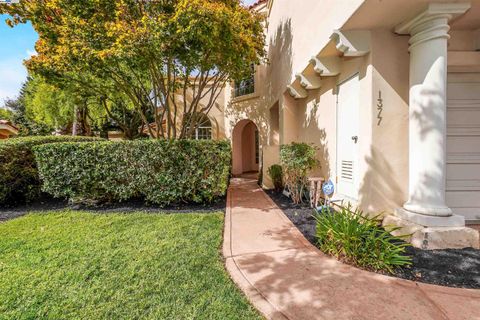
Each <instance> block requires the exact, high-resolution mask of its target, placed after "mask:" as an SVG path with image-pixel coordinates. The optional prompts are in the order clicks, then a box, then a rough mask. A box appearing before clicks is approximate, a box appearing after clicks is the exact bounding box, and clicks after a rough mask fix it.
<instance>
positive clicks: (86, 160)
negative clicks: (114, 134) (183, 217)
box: [35, 140, 231, 205]
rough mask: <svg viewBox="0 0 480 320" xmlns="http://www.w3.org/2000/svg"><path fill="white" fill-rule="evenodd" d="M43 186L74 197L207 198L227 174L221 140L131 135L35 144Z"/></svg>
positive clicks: (220, 191)
mask: <svg viewBox="0 0 480 320" xmlns="http://www.w3.org/2000/svg"><path fill="white" fill-rule="evenodd" d="M35 154H36V158H37V164H38V168H39V172H40V177H41V179H42V181H43V190H44V191H45V192H48V193H50V194H52V195H53V196H55V197H66V198H69V199H70V200H72V201H74V202H79V201H124V200H128V199H132V198H144V199H145V200H146V201H147V202H149V203H154V204H159V205H168V204H171V203H176V202H196V203H203V202H211V201H213V200H214V199H215V198H217V197H219V196H223V195H224V194H225V192H226V189H227V186H228V178H229V175H230V164H231V149H230V144H229V143H228V142H226V141H220V142H219V141H195V140H175V141H167V140H136V141H122V142H93V143H85V144H81V143H56V144H51V145H44V146H39V147H36V148H35Z"/></svg>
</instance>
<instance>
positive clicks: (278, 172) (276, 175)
mask: <svg viewBox="0 0 480 320" xmlns="http://www.w3.org/2000/svg"><path fill="white" fill-rule="evenodd" d="M268 175H269V176H270V178H271V179H272V181H273V185H274V187H275V190H276V191H281V190H282V189H283V169H282V166H281V165H279V164H274V165H272V166H270V168H268Z"/></svg>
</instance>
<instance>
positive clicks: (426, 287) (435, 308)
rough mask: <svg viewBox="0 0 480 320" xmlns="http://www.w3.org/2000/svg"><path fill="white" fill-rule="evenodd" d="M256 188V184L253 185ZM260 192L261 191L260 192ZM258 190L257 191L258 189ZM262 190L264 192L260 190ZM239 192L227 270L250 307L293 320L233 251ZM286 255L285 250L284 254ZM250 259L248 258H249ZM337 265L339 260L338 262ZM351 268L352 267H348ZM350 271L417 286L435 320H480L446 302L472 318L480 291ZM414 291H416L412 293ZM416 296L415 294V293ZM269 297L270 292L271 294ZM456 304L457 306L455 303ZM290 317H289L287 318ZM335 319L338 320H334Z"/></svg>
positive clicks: (226, 244)
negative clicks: (464, 308)
mask: <svg viewBox="0 0 480 320" xmlns="http://www.w3.org/2000/svg"><path fill="white" fill-rule="evenodd" d="M252 187H253V183H252ZM259 189H260V188H259ZM255 190H257V188H255ZM260 190H261V189H260ZM234 191H235V188H232V185H231V186H230V187H229V189H228V191H227V203H226V210H225V225H224V239H223V248H222V249H223V256H224V259H225V268H226V270H227V271H228V273H229V274H230V276H231V278H232V280H233V281H234V283H235V284H236V285H237V286H238V287H239V289H240V290H242V292H243V293H244V294H245V296H246V297H247V299H248V300H249V301H250V303H251V304H252V305H253V306H254V307H255V308H256V309H257V310H258V311H259V312H260V313H261V314H262V315H263V316H265V317H266V318H267V319H283V320H285V319H292V318H291V317H292V316H293V314H291V313H290V312H289V313H285V311H286V310H283V306H282V305H277V303H275V302H274V301H270V300H269V298H267V296H266V295H265V292H262V291H261V290H259V289H258V288H257V287H256V286H255V284H254V283H252V282H251V281H250V280H249V278H248V272H247V274H246V273H245V270H243V269H242V268H241V267H240V264H241V262H242V260H241V259H242V256H245V254H241V255H235V254H234V252H233V250H234V247H233V246H232V241H234V240H235V235H232V230H233V223H234V222H235V221H233V216H234V215H235V214H234V207H233V205H234V198H235V196H233V193H234ZM260 195H261V196H262V197H264V198H265V199H266V200H267V202H268V204H269V205H268V207H269V208H270V207H277V206H276V204H275V203H274V202H273V200H272V199H271V198H270V197H269V196H268V195H267V194H266V193H265V192H263V190H262V192H261V193H260V194H258V196H260ZM277 209H278V210H275V213H276V215H277V216H278V218H279V219H281V220H283V221H284V222H286V223H287V224H289V225H291V227H290V228H289V229H290V230H291V231H292V232H291V233H290V232H289V233H290V235H291V236H293V237H294V238H295V239H296V241H298V240H300V243H301V244H300V246H301V247H304V248H305V249H306V250H308V251H311V252H314V253H315V254H316V255H318V258H320V259H325V258H327V256H325V255H324V254H323V253H322V252H321V251H320V250H319V249H318V248H317V247H315V246H313V245H312V244H311V243H310V242H309V241H308V240H307V239H306V238H305V237H304V236H303V234H301V232H300V231H299V230H298V229H297V228H296V227H295V226H294V225H293V223H292V222H291V221H290V219H288V217H287V216H286V215H285V214H284V213H283V211H282V210H281V209H280V208H278V207H277ZM285 250H299V248H290V249H285ZM282 251H283V250H282ZM247 255H248V254H247ZM335 261H336V260H335ZM345 266H348V265H345ZM350 268H352V269H354V270H358V271H361V272H362V273H364V274H368V275H370V278H372V276H373V277H375V279H383V280H382V281H389V282H390V283H391V284H392V285H398V286H400V287H402V286H408V287H412V286H414V287H415V288H414V291H419V294H420V296H422V299H425V301H427V302H428V304H429V305H431V306H432V312H435V314H436V317H433V318H434V319H437V318H443V319H451V320H454V319H462V320H464V319H477V320H480V317H478V318H477V316H476V315H475V316H474V317H473V318H472V317H470V318H465V317H463V316H462V315H461V314H458V313H457V311H458V309H457V307H456V306H453V307H452V306H451V305H450V306H449V307H448V308H446V307H445V301H448V300H450V299H453V301H457V300H459V301H462V303H465V304H464V305H465V306H467V305H469V306H470V305H471V307H473V306H474V305H475V306H476V307H474V308H473V309H471V310H469V311H468V312H467V314H470V316H471V315H472V313H473V314H475V310H480V309H479V308H477V307H478V306H477V305H476V302H475V301H480V290H476V289H463V288H450V287H443V286H437V285H432V284H425V283H419V282H414V281H409V280H404V279H398V278H395V277H391V276H386V275H380V274H377V273H372V272H369V271H365V270H361V269H357V268H354V267H351V266H350ZM412 290H413V289H412ZM412 292H413V291H412ZM267 293H268V292H267ZM466 298H468V299H470V300H468V302H467V301H466V300H465V299H466ZM452 303H453V304H455V303H454V302H452ZM287 314H288V315H287ZM334 319H335V318H334Z"/></svg>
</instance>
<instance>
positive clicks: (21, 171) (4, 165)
mask: <svg viewBox="0 0 480 320" xmlns="http://www.w3.org/2000/svg"><path fill="white" fill-rule="evenodd" d="M93 139H95V138H91V137H71V136H36V137H24V138H14V139H7V140H0V141H1V142H0V204H2V205H5V204H14V203H22V202H30V201H33V200H35V199H37V198H38V197H39V196H40V194H41V190H40V189H41V188H40V180H39V177H38V171H37V166H36V163H35V159H34V155H33V152H32V148H33V147H34V146H37V145H42V144H47V143H54V142H63V141H92V140H93Z"/></svg>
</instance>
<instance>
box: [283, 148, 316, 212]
mask: <svg viewBox="0 0 480 320" xmlns="http://www.w3.org/2000/svg"><path fill="white" fill-rule="evenodd" d="M280 161H281V163H282V167H283V177H284V180H285V185H286V186H287V188H288V190H289V192H290V196H291V197H292V200H293V202H294V203H296V204H298V203H300V202H302V198H303V194H304V192H305V190H306V186H307V184H308V181H307V174H308V171H309V170H312V169H314V168H316V167H317V166H318V160H317V158H316V149H315V147H314V146H312V145H309V144H306V143H295V142H293V143H291V144H288V145H283V146H282V147H281V148H280Z"/></svg>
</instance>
